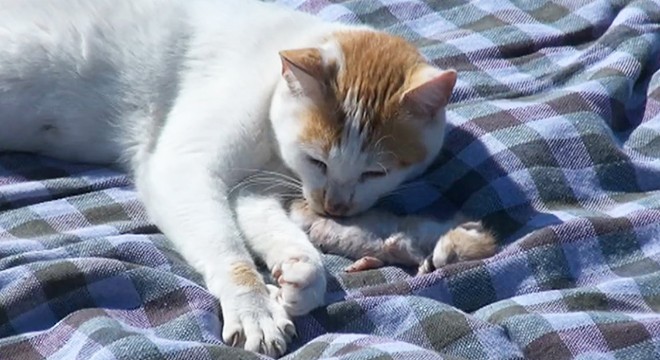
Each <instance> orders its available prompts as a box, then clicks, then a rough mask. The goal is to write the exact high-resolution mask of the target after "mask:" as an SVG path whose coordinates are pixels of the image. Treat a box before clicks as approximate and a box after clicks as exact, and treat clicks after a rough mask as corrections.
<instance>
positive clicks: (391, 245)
mask: <svg viewBox="0 0 660 360" xmlns="http://www.w3.org/2000/svg"><path fill="white" fill-rule="evenodd" d="M289 216H290V218H291V219H292V220H293V221H294V222H295V223H296V224H297V225H298V226H299V227H300V228H302V229H303V230H304V231H305V232H307V233H308V234H309V238H310V241H311V242H312V243H313V244H314V245H315V246H316V247H318V248H319V249H321V251H323V252H325V253H330V254H336V255H341V256H346V257H349V258H352V259H357V261H356V262H355V263H353V264H352V265H350V266H349V267H347V268H346V271H350V272H354V271H362V270H368V269H375V268H378V267H382V266H384V265H385V264H399V265H407V266H415V265H418V264H419V263H420V262H421V261H422V260H423V259H424V257H425V256H426V255H425V254H426V253H428V252H430V251H431V249H432V248H433V243H430V244H423V243H420V242H418V241H416V239H414V238H413V237H411V236H410V234H409V233H408V229H407V228H406V226H407V225H409V224H408V223H407V222H406V221H404V218H401V217H397V216H396V215H394V214H391V213H387V212H384V211H380V210H375V209H372V210H369V211H367V212H365V213H363V214H360V215H357V216H353V217H350V218H343V219H334V218H328V217H322V216H320V215H318V214H316V213H315V212H314V211H312V210H311V209H310V208H309V207H308V206H307V205H306V204H305V202H304V201H302V200H299V201H294V202H293V203H292V204H291V205H290V212H289ZM408 222H409V221H408ZM425 250H426V251H425Z"/></svg>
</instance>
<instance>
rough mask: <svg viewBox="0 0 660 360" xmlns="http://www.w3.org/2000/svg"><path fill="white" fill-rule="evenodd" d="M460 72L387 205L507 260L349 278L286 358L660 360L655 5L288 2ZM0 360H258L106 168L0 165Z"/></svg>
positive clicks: (335, 270) (30, 160)
mask: <svg viewBox="0 0 660 360" xmlns="http://www.w3.org/2000/svg"><path fill="white" fill-rule="evenodd" d="M276 2H280V3H284V4H286V5H287V6H290V7H295V8H299V9H302V10H303V11H307V12H310V13H315V14H318V15H319V16H321V17H323V18H326V19H331V20H342V21H346V22H351V23H369V24H372V25H374V26H376V27H378V28H382V29H387V30H388V31H391V32H393V33H397V34H400V35H402V36H404V37H406V38H408V39H410V40H412V41H414V42H415V43H416V44H417V45H419V47H420V48H421V49H422V51H423V52H424V54H425V55H426V56H428V57H429V58H430V59H432V60H433V61H434V62H435V63H436V64H437V65H439V66H442V67H452V68H455V69H457V70H458V72H459V80H458V84H457V88H456V92H455V94H454V97H453V103H452V105H451V106H450V108H449V112H448V119H449V121H450V123H451V126H450V128H449V130H448V135H447V136H448V138H447V143H446V148H445V150H444V152H443V154H442V156H441V157H440V158H439V159H438V161H437V162H436V163H435V165H434V166H433V168H432V169H431V171H430V172H429V173H428V174H427V175H426V176H424V177H423V178H421V179H419V180H417V181H415V182H414V186H409V187H406V190H404V191H402V193H401V194H400V195H399V196H398V197H395V198H389V199H388V201H387V202H385V203H384V205H383V206H386V207H390V208H392V209H394V210H396V211H399V212H406V213H412V212H415V213H423V214H429V215H432V216H437V217H440V218H441V217H444V216H448V215H450V214H452V213H453V212H455V211H457V210H462V211H464V212H466V213H468V214H470V215H472V216H474V217H477V218H481V219H484V221H485V222H486V224H487V225H489V226H490V227H492V228H493V229H494V230H495V231H496V232H497V234H498V235H499V237H500V239H501V242H500V252H499V253H498V254H497V255H496V256H494V257H492V258H489V259H487V260H485V261H474V262H468V263H462V264H456V265H450V266H447V267H445V268H442V269H440V270H438V271H436V272H435V273H433V274H430V275H427V276H423V277H416V278H415V277H411V276H410V275H409V274H408V273H407V272H405V271H404V270H402V269H398V268H394V267H390V268H385V269H382V270H377V271H367V272H363V273H355V274H344V273H342V272H341V268H342V267H343V266H345V265H347V264H348V263H349V261H348V260H347V259H342V258H339V257H336V256H326V258H325V261H326V264H327V267H328V269H329V271H330V273H331V274H332V275H331V278H330V282H329V287H328V293H327V302H328V305H327V306H326V307H323V308H321V309H318V310H316V311H314V312H313V313H311V314H310V315H308V316H303V317H300V318H297V319H296V325H297V327H298V330H299V337H298V338H297V339H296V340H295V342H294V343H293V344H292V348H293V349H292V350H293V353H291V354H290V355H288V357H287V359H349V358H350V359H517V358H529V359H572V358H580V359H592V358H598V359H652V358H659V357H660V315H658V314H657V312H658V311H660V71H659V69H660V25H658V24H660V4H659V3H658V2H657V0H656V1H644V0H637V1H623V0H621V1H611V2H608V1H587V0H577V1H576V0H570V1H568V0H565V1H559V0H556V1H543V0H538V1H520V0H491V1H474V2H469V1H466V0H446V1H431V0H429V1H420V0H380V1H366V0H364V1H359V0H351V1H336V0H335V1H327V0H280V1H276ZM0 210H1V212H0V240H1V241H0V359H20V360H31V359H162V358H166V359H202V360H203V359H212V358H213V359H239V358H241V359H257V358H260V357H259V356H257V355H254V354H250V353H247V352H245V351H242V350H239V349H233V348H230V347H226V346H224V345H223V344H222V343H221V341H220V328H221V325H222V318H221V313H220V307H219V304H218V302H217V301H216V300H215V299H214V298H213V297H212V296H211V295H210V294H209V293H208V292H207V291H205V289H204V287H203V283H202V281H201V279H200V277H199V276H198V275H197V274H196V273H195V272H193V271H192V270H191V268H190V267H189V266H187V265H186V264H185V263H184V262H183V261H182V259H181V257H180V256H179V255H177V254H176V253H175V252H174V251H173V250H172V247H171V245H170V244H169V243H168V242H166V241H165V239H164V238H163V236H162V235H161V234H159V233H158V232H157V230H156V229H155V228H154V226H153V225H152V224H150V223H149V221H148V220H147V218H146V216H145V213H144V209H143V208H142V207H141V205H140V204H139V202H138V201H137V200H136V196H135V192H134V190H133V188H132V186H131V183H130V181H129V180H128V179H127V177H126V176H125V175H124V174H121V173H118V172H116V171H113V170H111V169H107V168H100V167H93V166H85V165H72V164H66V163H62V162H56V161H52V160H48V159H44V158H39V157H36V156H29V155H21V154H1V155H0Z"/></svg>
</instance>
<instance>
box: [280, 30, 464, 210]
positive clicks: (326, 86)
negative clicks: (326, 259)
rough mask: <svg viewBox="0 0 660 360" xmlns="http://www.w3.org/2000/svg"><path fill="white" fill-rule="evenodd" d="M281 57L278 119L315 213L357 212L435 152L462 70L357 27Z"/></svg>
mask: <svg viewBox="0 0 660 360" xmlns="http://www.w3.org/2000/svg"><path fill="white" fill-rule="evenodd" d="M281 57H282V64H283V67H282V81H281V83H280V84H279V86H278V87H277V90H276V92H275V94H274V96H273V102H272V107H271V114H270V116H271V121H272V125H273V129H274V132H275V135H276V137H277V141H278V145H279V150H280V154H281V156H282V159H283V160H284V162H285V163H286V165H287V166H288V167H289V168H290V169H291V170H292V171H293V172H295V173H296V174H297V175H298V176H299V178H300V179H301V181H302V184H303V186H302V187H303V195H304V197H305V199H306V200H307V202H308V203H309V205H310V206H311V208H312V209H313V210H314V211H316V212H318V213H320V214H326V215H333V216H350V215H354V214H357V213H360V212H362V211H364V210H366V209H368V208H370V207H371V206H372V205H373V204H374V203H375V202H376V201H377V200H378V199H379V198H381V197H382V196H383V195H386V194H387V193H389V192H391V191H392V190H394V189H395V188H396V187H397V186H398V185H400V184H401V183H402V182H403V181H404V180H406V179H408V178H410V177H412V176H415V175H418V174H419V173H421V172H422V171H423V170H424V169H426V167H427V166H428V165H429V163H430V162H431V161H432V160H433V158H434V157H435V156H436V155H437V154H438V152H439V150H440V147H441V146H442V142H443V138H444V125H445V115H444V114H445V113H444V107H445V105H446V104H447V102H448V100H449V97H450V95H451V91H452V89H453V87H454V84H455V82H456V73H455V72H454V71H441V70H439V69H436V68H434V67H432V66H430V65H428V64H427V63H426V62H425V61H424V60H423V58H422V57H421V56H420V55H419V53H418V51H417V50H416V49H415V48H414V47H413V46H412V45H410V44H409V43H407V42H405V41H404V40H402V39H400V38H397V37H393V36H390V35H386V34H383V33H379V32H373V31H351V32H342V33H336V34H334V36H332V37H330V38H328V39H327V41H326V42H324V43H323V44H322V45H320V46H319V47H318V48H309V49H300V50H290V51H283V52H281Z"/></svg>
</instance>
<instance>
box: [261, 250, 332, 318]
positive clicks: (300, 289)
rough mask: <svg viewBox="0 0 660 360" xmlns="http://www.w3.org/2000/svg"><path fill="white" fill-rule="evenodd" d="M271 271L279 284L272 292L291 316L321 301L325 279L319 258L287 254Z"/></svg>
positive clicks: (305, 310)
mask: <svg viewBox="0 0 660 360" xmlns="http://www.w3.org/2000/svg"><path fill="white" fill-rule="evenodd" d="M272 275H273V278H274V279H275V280H276V281H277V283H278V284H279V285H280V288H279V289H277V291H276V293H275V294H273V293H272V292H271V296H274V297H275V299H276V301H277V302H278V303H279V304H280V305H282V307H284V309H285V310H286V312H287V314H289V315H290V316H298V315H304V314H307V313H309V312H310V311H312V310H314V309H315V308H317V307H319V306H321V305H323V299H324V295H325V289H326V283H327V281H326V277H325V269H324V267H323V263H321V261H320V258H319V259H312V258H310V257H307V256H297V257H292V258H289V259H288V260H286V261H283V262H282V263H281V264H279V265H277V266H275V267H274V268H273V269H272Z"/></svg>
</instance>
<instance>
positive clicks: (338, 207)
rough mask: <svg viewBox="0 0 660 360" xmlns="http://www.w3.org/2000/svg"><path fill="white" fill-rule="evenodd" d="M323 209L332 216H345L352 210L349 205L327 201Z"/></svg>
mask: <svg viewBox="0 0 660 360" xmlns="http://www.w3.org/2000/svg"><path fill="white" fill-rule="evenodd" d="M323 209H324V210H325V212H326V213H328V215H330V216H344V215H346V214H347V213H348V211H349V210H350V209H351V208H350V207H349V206H348V205H347V204H344V203H339V202H333V201H328V200H326V201H325V203H324V204H323Z"/></svg>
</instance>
